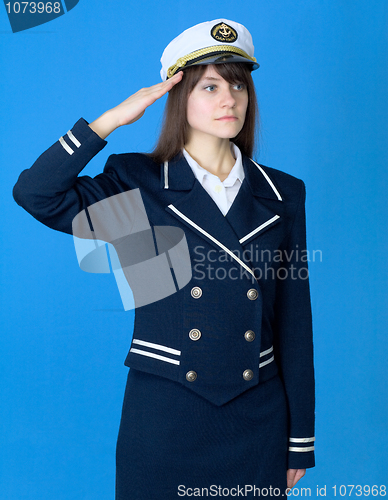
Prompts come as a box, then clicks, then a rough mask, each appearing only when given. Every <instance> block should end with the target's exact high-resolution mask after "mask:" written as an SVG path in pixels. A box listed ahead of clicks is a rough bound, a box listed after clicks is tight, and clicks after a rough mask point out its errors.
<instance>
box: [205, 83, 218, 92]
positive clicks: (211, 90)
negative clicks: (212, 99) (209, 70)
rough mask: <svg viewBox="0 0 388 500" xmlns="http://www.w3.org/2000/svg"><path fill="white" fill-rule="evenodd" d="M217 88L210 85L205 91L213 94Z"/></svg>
mask: <svg viewBox="0 0 388 500" xmlns="http://www.w3.org/2000/svg"><path fill="white" fill-rule="evenodd" d="M215 88H216V86H215V85H208V86H207V87H205V90H208V91H209V92H213V90H214V89H215Z"/></svg>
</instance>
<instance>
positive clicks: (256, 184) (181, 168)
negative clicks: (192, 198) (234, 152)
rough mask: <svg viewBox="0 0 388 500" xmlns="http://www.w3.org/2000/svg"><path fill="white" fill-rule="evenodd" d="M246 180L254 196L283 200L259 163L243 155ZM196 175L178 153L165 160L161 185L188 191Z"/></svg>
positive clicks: (181, 154) (175, 189) (164, 187)
mask: <svg viewBox="0 0 388 500" xmlns="http://www.w3.org/2000/svg"><path fill="white" fill-rule="evenodd" d="M242 161H243V168H244V173H245V178H246V181H247V183H248V185H249V188H250V191H251V193H252V194H253V195H254V196H257V197H259V198H267V199H271V200H278V201H282V196H281V194H280V192H279V189H278V188H277V187H276V186H275V184H274V182H273V180H272V179H271V178H270V176H269V175H268V174H267V172H266V171H265V170H264V168H263V167H262V166H261V165H259V164H258V163H256V162H254V161H253V160H251V159H250V158H248V157H247V156H245V155H242ZM195 180H196V179H195V175H194V173H193V171H192V169H191V168H190V165H189V164H188V163H187V161H186V159H185V157H184V156H183V153H178V154H177V155H176V156H175V157H174V158H173V159H172V160H171V161H169V162H165V163H164V165H162V168H161V187H162V189H170V190H172V191H187V190H191V189H192V188H193V186H194V182H195Z"/></svg>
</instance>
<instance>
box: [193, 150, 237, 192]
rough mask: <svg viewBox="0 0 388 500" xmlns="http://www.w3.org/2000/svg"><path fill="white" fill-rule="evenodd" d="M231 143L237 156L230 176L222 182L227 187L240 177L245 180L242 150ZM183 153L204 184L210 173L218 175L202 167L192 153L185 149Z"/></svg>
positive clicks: (196, 175)
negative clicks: (204, 179)
mask: <svg viewBox="0 0 388 500" xmlns="http://www.w3.org/2000/svg"><path fill="white" fill-rule="evenodd" d="M230 144H231V149H232V152H233V156H234V157H235V158H236V163H235V164H234V165H233V167H232V170H231V171H230V172H229V175H228V177H227V178H226V179H225V180H224V181H223V182H222V184H223V185H224V186H225V187H229V186H233V184H234V183H235V182H236V179H239V181H240V182H241V183H242V181H243V180H244V177H245V174H244V168H243V164H242V156H241V151H240V150H239V148H238V147H237V146H236V145H235V144H233V142H231V143H230ZM183 155H184V157H185V158H186V161H187V163H188V164H189V165H190V167H191V170H192V171H193V173H194V175H195V177H196V178H197V179H198V181H199V182H200V183H201V184H203V178H204V177H205V176H206V175H208V176H213V177H217V176H216V175H214V174H212V173H211V172H209V171H208V170H206V169H205V168H203V167H201V166H200V165H199V164H198V163H197V162H196V161H195V160H194V159H193V158H192V157H191V156H190V155H189V153H188V152H187V151H186V150H185V149H183ZM217 179H218V177H217Z"/></svg>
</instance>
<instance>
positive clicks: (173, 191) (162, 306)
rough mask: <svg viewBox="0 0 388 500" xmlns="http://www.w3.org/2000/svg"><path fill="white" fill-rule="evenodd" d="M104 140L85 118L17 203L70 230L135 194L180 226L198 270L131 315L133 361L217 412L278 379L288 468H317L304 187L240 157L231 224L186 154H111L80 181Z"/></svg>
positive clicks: (153, 214)
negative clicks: (167, 157) (88, 213)
mask: <svg viewBox="0 0 388 500" xmlns="http://www.w3.org/2000/svg"><path fill="white" fill-rule="evenodd" d="M105 144H106V141H104V140H102V139H101V138H100V137H99V136H98V135H97V134H95V133H94V132H93V131H92V130H91V129H90V127H89V126H88V124H87V122H86V121H85V120H83V119H80V120H79V121H78V122H77V123H76V124H75V126H74V127H73V128H72V129H71V131H69V132H68V133H67V134H66V135H64V136H63V137H61V138H60V140H59V141H57V142H56V143H55V144H54V145H53V146H51V147H50V148H49V149H48V150H47V151H45V152H44V153H43V154H42V155H41V156H40V157H39V158H38V160H37V161H36V162H35V163H34V165H33V166H32V167H31V168H30V169H28V170H25V171H23V172H22V173H21V175H20V177H19V180H18V182H17V184H16V185H15V187H14V198H15V200H16V201H17V203H18V204H19V205H21V206H22V207H23V208H25V209H26V210H27V211H28V212H29V213H30V214H31V215H33V216H34V217H35V218H36V219H38V220H39V221H40V222H42V223H43V224H46V225H47V226H49V227H51V228H53V229H56V230H59V231H63V232H66V233H70V234H71V232H72V220H73V218H74V217H75V216H76V215H77V214H78V213H79V212H81V211H82V210H84V209H85V208H86V207H88V206H90V205H92V204H94V203H96V202H98V201H100V200H102V199H105V198H107V197H110V196H113V195H116V194H118V193H122V192H125V191H128V190H132V189H137V188H139V189H140V193H141V196H142V199H143V202H144V206H145V208H146V212H147V216H148V218H149V222H150V225H151V227H152V226H176V227H179V228H181V229H183V230H184V234H185V236H186V240H187V243H188V247H189V251H190V257H191V262H192V269H193V274H192V279H191V281H190V282H189V284H188V285H186V286H185V287H183V288H182V289H180V290H178V291H177V292H176V293H174V294H172V295H170V296H168V297H166V298H164V299H163V300H159V301H157V302H154V303H151V304H149V305H145V306H143V307H140V308H138V309H137V310H136V315H135V326H134V333H133V341H132V346H131V350H130V351H129V353H128V356H127V358H126V365H127V366H130V367H132V368H134V369H137V370H142V371H145V372H148V373H152V374H156V375H159V376H162V377H167V378H169V379H171V380H173V381H176V382H178V383H180V384H183V385H184V386H186V387H187V388H189V389H190V390H192V391H195V392H196V393H198V394H199V395H201V396H202V397H204V398H206V399H207V400H209V401H211V402H212V403H213V404H215V405H223V404H224V403H226V402H228V401H230V400H231V399H233V398H236V397H238V396H239V395H240V394H241V393H243V392H244V391H246V390H248V389H249V388H251V387H253V386H255V385H256V384H258V383H262V382H264V381H265V380H268V379H270V378H272V377H274V376H275V375H276V374H279V375H280V377H281V379H282V381H283V384H284V388H285V393H286V398H287V403H288V421H289V459H288V467H289V468H306V467H312V466H313V465H314V372H313V343H312V320H311V306H310V292H309V282H308V273H307V262H306V252H305V250H306V230H305V209H304V202H305V187H304V184H303V182H302V181H301V180H299V179H296V178H295V177H293V176H291V175H288V174H286V173H283V172H281V171H278V170H274V169H271V168H268V167H265V166H262V165H258V164H256V163H255V162H253V161H252V160H251V159H250V158H248V157H246V156H244V155H243V167H244V171H245V179H244V181H243V183H242V185H241V187H240V190H239V192H238V194H237V197H236V198H235V200H234V202H233V204H232V206H231V208H230V210H229V211H228V213H227V214H226V216H224V215H223V214H222V213H221V211H220V210H219V209H218V207H217V205H216V204H215V203H214V201H213V200H212V199H211V197H210V196H209V195H208V193H207V192H206V191H205V189H204V188H203V187H202V186H201V184H200V183H199V182H198V181H197V179H196V178H195V176H194V174H193V172H192V170H191V168H190V166H189V165H188V164H187V162H186V160H185V159H184V157H183V156H182V157H179V156H178V157H176V158H174V159H173V160H172V161H170V162H169V163H168V164H165V165H159V164H156V163H155V162H154V161H153V160H152V159H151V158H150V157H148V156H146V155H144V154H138V153H130V154H119V155H111V156H110V157H109V158H108V161H107V163H106V165H105V168H104V172H103V173H102V174H100V175H97V176H96V177H95V178H93V179H92V178H91V177H89V176H79V177H78V174H79V173H80V172H81V170H82V169H83V168H84V167H85V165H86V164H87V163H88V162H89V161H90V160H91V158H92V157H93V156H94V155H96V154H97V153H98V152H99V151H100V150H101V149H102V148H103V147H104V146H105ZM232 254H233V255H234V257H233V255H232ZM217 268H222V270H221V271H222V272H218V275H217V274H216V273H217ZM217 276H218V278H217ZM150 286H152V284H150ZM195 287H197V288H196V290H197V292H198V289H200V292H201V293H200V294H198V293H197V294H195V293H192V290H193V288H195ZM198 295H200V296H198ZM192 329H198V330H199V331H200V332H201V337H200V339H199V340H195V339H193V338H191V337H190V336H189V335H188V333H189V332H190V331H191V330H192ZM247 332H250V333H249V334H248V335H247ZM252 332H253V333H252ZM252 339H253V340H252ZM193 340H195V341H193ZM247 370H249V372H248V376H247V375H246V373H247ZM188 372H195V374H196V375H197V376H196V378H195V380H193V377H186V375H187V374H188ZM244 374H245V375H244Z"/></svg>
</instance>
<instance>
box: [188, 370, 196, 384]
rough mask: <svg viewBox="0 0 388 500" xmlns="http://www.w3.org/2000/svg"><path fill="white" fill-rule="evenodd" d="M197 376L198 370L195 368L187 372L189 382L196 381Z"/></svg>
mask: <svg viewBox="0 0 388 500" xmlns="http://www.w3.org/2000/svg"><path fill="white" fill-rule="evenodd" d="M196 378H197V372H195V371H194V370H190V371H189V372H187V373H186V380H187V381H189V382H194V380H195V379H196Z"/></svg>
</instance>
